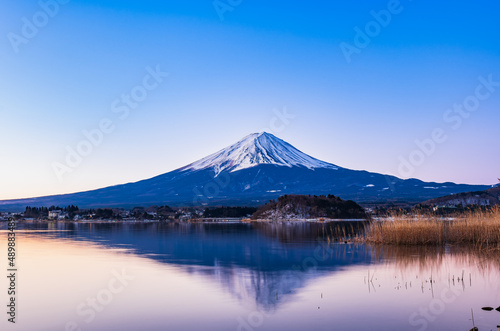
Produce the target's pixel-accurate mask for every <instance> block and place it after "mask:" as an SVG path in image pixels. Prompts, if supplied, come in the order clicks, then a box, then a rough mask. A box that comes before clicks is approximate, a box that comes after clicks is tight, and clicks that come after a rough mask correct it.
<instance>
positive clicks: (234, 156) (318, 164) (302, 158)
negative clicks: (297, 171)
mask: <svg viewBox="0 0 500 331" xmlns="http://www.w3.org/2000/svg"><path fill="white" fill-rule="evenodd" d="M260 164H274V165H277V166H284V167H297V166H298V167H305V168H308V169H317V168H326V169H333V170H337V169H338V167H337V166H336V165H333V164H331V163H327V162H323V161H320V160H318V159H315V158H313V157H311V156H309V155H307V154H305V153H302V152H301V151H299V150H298V149H296V148H295V147H293V146H292V145H290V144H288V143H287V142H285V141H283V140H281V139H279V138H277V137H276V136H274V135H272V134H270V133H267V132H261V133H253V134H250V135H248V136H246V137H245V138H243V139H242V140H240V141H238V142H237V143H235V144H233V145H231V146H229V147H226V148H224V149H222V150H220V151H218V152H217V153H214V154H211V155H209V156H207V157H205V158H203V159H201V160H199V161H196V162H194V163H191V164H189V165H187V166H185V167H183V168H181V169H180V170H182V171H186V170H202V169H209V168H211V169H213V170H214V172H215V177H217V176H218V175H219V174H220V172H221V171H230V172H234V171H238V170H242V169H246V168H251V167H255V166H257V165H260Z"/></svg>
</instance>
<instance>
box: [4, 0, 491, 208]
mask: <svg viewBox="0 0 500 331" xmlns="http://www.w3.org/2000/svg"><path fill="white" fill-rule="evenodd" d="M60 2H61V3H58V2H56V0H45V1H44V0H42V1H40V2H38V1H22V2H21V1H15V0H7V1H4V2H3V3H2V5H1V6H2V10H1V11H0V35H1V36H2V38H1V41H0V63H1V64H0V76H1V77H2V79H1V80H0V140H1V145H0V155H2V162H1V163H0V183H1V184H2V185H0V198H1V199H8V198H22V197H31V196H40V195H47V194H56V193H69V192H77V191H82V190H87V189H93V188H99V187H104V186H108V185H113V184H120V183H126V182H131V181H137V180H140V179H144V178H149V177H152V176H155V175H158V174H161V173H165V172H168V171H171V170H174V169H176V168H178V167H180V166H183V165H186V164H188V163H190V162H193V161H195V160H197V159H199V158H201V157H203V156H206V155H208V154H211V153H213V152H215V151H217V150H219V149H221V148H223V147H225V146H227V145H230V144H232V143H234V142H236V141H237V140H239V139H241V138H242V137H244V136H246V135H247V134H250V133H253V132H259V131H262V130H263V129H266V130H267V131H271V133H274V134H275V135H276V136H278V137H280V138H282V139H284V140H286V141H288V142H289V143H291V144H292V145H294V146H295V147H297V148H299V149H301V150H302V151H304V152H306V153H308V154H310V155H312V156H314V157H316V158H319V159H321V160H324V161H327V162H331V163H334V164H337V165H339V166H343V167H347V168H351V169H364V170H369V171H374V172H380V173H385V174H392V175H396V176H398V177H404V178H406V177H416V178H419V179H422V180H427V181H439V182H444V181H454V182H459V183H471V184H493V183H495V182H496V181H497V177H500V169H499V164H500V154H499V152H498V146H499V142H500V130H498V126H499V124H500V111H499V110H500V86H496V85H495V82H500V44H499V43H498V42H497V41H498V40H499V39H500V38H499V31H500V20H498V12H499V10H500V4H499V3H498V2H493V1H475V2H474V3H471V2H466V1H455V2H453V4H451V3H443V4H436V3H435V2H431V1H424V0H418V1H417V0H414V1H409V0H407V1H400V2H399V3H398V2H397V1H396V2H392V1H357V2H355V3H354V2H352V1H310V2H307V3H306V2H288V3H286V4H283V3H282V2H269V1H248V0H243V1H237V0H231V1H229V0H221V1H219V2H217V3H216V4H217V6H218V8H219V12H218V10H217V8H216V6H214V2H213V1H168V2H167V1H147V0H144V1H118V0H116V1H96V0H94V1H93V0H86V1H83V0H81V1H79V0H72V1H66V0H65V1H62V0H61V1H60ZM63 2H67V3H64V4H62V3H63ZM54 4H57V6H56V5H54ZM221 6H222V7H221ZM44 8H45V9H44ZM220 8H225V9H226V11H224V12H222V11H221V10H223V9H220ZM390 9H391V10H392V13H391V11H390ZM396 9H397V10H396ZM373 12H375V13H378V14H377V15H379V16H380V15H382V16H381V17H383V13H387V12H388V13H389V14H390V20H387V16H386V21H385V23H384V24H383V25H384V26H383V25H382V24H381V23H374V22H377V21H376V20H375V18H374V16H373ZM381 13H382V14H381ZM49 14H50V15H49ZM221 17H222V18H223V19H221ZM26 22H28V23H26ZM27 24H28V27H26V25H27ZM30 24H33V26H32V27H34V28H35V31H34V30H33V29H32V30H30V29H29V25H30ZM377 24H378V25H377ZM377 26H378V29H377ZM356 27H357V28H359V30H361V31H362V32H363V33H364V34H366V33H367V32H368V34H366V36H365V39H364V41H365V44H363V45H362V46H363V47H357V49H358V52H357V53H353V54H352V55H351V56H350V58H349V59H350V61H347V59H346V56H345V55H344V53H343V50H342V47H341V45H342V43H345V44H349V45H350V46H353V47H356V43H355V38H356V34H357V32H356V31H359V30H355V28H356ZM367 27H368V30H367ZM370 28H372V29H375V30H369V29H370ZM358 37H359V36H358ZM366 38H368V40H369V42H366ZM345 44H344V45H345ZM358 45H359V44H358ZM155 70H157V71H159V72H161V73H162V74H161V75H163V76H161V77H160V78H159V79H158V80H157V81H155V80H151V79H153V78H152V77H149V78H148V77H146V76H148V75H150V72H151V71H155ZM164 73H168V77H167V76H166V74H164ZM480 77H482V78H480ZM145 79H146V81H147V82H148V84H149V85H148V86H149V87H151V89H147V90H145V88H144V85H143V84H144V80H145ZM481 79H482V80H481ZM485 80H486V81H488V80H490V81H492V82H493V83H490V84H489V85H488V86H486V87H485V86H484V84H483V83H482V82H484V81H485ZM492 84H493V85H492ZM153 85H155V86H154V88H153V87H152V86H153ZM478 88H479V89H480V91H481V93H482V94H480V95H481V96H482V97H481V100H479V99H478V98H477V97H475V93H476V90H477V89H478ZM488 88H489V89H488ZM497 89H498V90H497ZM132 91H135V92H136V93H138V94H136V96H138V97H140V98H139V99H140V102H136V104H134V108H133V109H132V107H129V106H128V108H129V109H128V110H129V112H128V115H127V116H126V117H124V118H120V115H123V113H122V112H119V111H117V106H122V107H123V106H124V105H125V103H124V101H122V95H127V94H129V95H130V94H131V93H132ZM141 93H142V94H141ZM144 93H146V95H145V94H144ZM486 94H487V96H486ZM474 98H475V99H474ZM139 99H137V100H139ZM464 100H468V102H472V104H469V106H468V107H472V108H473V110H472V111H462V113H461V114H460V113H456V112H452V113H447V111H448V110H449V109H451V110H452V111H453V107H454V105H455V104H458V105H459V106H460V105H462V104H463V103H464ZM475 101H477V104H474V102H475ZM113 105H114V106H113ZM470 105H472V106H470ZM122 109H123V108H122ZM284 109H286V112H287V113H288V114H291V115H293V118H291V117H290V118H289V119H287V120H286V121H285V123H281V122H280V123H281V124H280V125H279V127H278V128H276V127H275V126H273V125H272V124H271V123H276V117H277V115H276V114H277V113H280V112H281V113H283V111H284ZM462 114H464V115H462ZM457 116H459V117H460V119H457ZM278 117H279V116H278ZM459 120H460V123H459V122H458V121H459ZM102 121H105V122H106V121H107V122H106V123H107V124H108V126H111V127H112V130H111V129H110V130H108V131H109V133H103V134H102V137H101V138H100V139H97V138H99V137H97V136H95V137H97V138H96V139H97V140H96V141H99V143H98V144H95V145H92V147H91V152H90V153H88V155H85V156H84V157H82V158H81V160H80V162H76V163H78V164H77V165H76V163H75V164H73V165H75V166H74V167H73V166H68V162H66V158H67V155H68V153H69V152H68V148H69V149H70V150H71V149H72V150H77V147H78V146H79V144H80V145H81V144H83V145H81V146H84V145H85V141H87V143H88V142H89V139H88V138H87V137H86V136H85V135H84V134H83V131H87V132H95V131H94V130H96V129H99V125H100V123H101V122H102ZM282 124H283V125H282ZM271 127H273V128H274V130H272V129H273V128H271ZM108 129H109V128H108ZM436 129H437V130H440V132H441V136H445V137H446V139H441V140H440V142H436V141H434V142H433V143H432V144H433V146H432V144H431V145H429V144H427V145H426V142H427V143H429V141H430V140H429V139H431V140H432V139H433V138H432V137H433V131H435V130H436ZM416 140H418V141H419V142H420V143H416ZM81 146H80V147H81ZM419 146H424V147H419ZM84 147H85V146H84ZM87 147H88V146H87ZM82 148H83V147H82ZM61 165H62V166H66V167H68V168H65V169H66V170H68V169H69V170H70V171H63V170H61V169H63V168H61ZM409 168H410V169H409ZM54 169H59V170H54Z"/></svg>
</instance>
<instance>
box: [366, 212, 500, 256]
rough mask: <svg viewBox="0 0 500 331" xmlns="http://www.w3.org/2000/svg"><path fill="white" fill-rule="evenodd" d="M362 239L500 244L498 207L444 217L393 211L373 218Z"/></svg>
mask: <svg viewBox="0 0 500 331" xmlns="http://www.w3.org/2000/svg"><path fill="white" fill-rule="evenodd" d="M358 239H360V240H363V241H365V242H369V243H374V244H391V245H446V244H448V245H472V246H474V248H476V249H498V248H500V208H498V207H497V208H493V209H491V210H490V211H479V212H470V213H467V214H463V215H459V216H457V217H454V218H453V219H451V220H445V219H442V218H439V217H437V216H433V215H421V216H404V215H403V216H401V215H394V216H392V217H390V218H389V220H386V221H380V222H372V223H371V224H370V225H369V226H368V227H367V228H366V231H365V234H364V237H363V238H358Z"/></svg>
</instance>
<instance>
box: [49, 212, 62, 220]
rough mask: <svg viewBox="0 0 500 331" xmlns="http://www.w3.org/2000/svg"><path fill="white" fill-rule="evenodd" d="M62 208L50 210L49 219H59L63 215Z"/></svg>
mask: <svg viewBox="0 0 500 331" xmlns="http://www.w3.org/2000/svg"><path fill="white" fill-rule="evenodd" d="M61 213H62V210H51V211H49V219H59V216H61Z"/></svg>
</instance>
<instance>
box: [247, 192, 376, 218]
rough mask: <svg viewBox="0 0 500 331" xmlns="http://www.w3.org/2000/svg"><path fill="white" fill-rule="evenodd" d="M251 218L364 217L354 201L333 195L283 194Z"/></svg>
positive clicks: (362, 210)
mask: <svg viewBox="0 0 500 331" xmlns="http://www.w3.org/2000/svg"><path fill="white" fill-rule="evenodd" d="M252 218H253V219H271V220H274V219H310V218H331V219H359V218H366V214H365V211H364V209H363V208H362V207H361V206H360V205H358V204H357V203H356V202H354V201H351V200H348V201H345V200H342V199H340V198H338V197H336V196H333V195H327V196H324V195H321V196H311V195H284V196H281V197H279V198H278V199H277V200H271V201H270V202H269V203H266V204H265V205H264V206H262V207H260V208H259V209H258V210H257V211H256V212H255V213H254V214H253V216H252Z"/></svg>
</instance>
